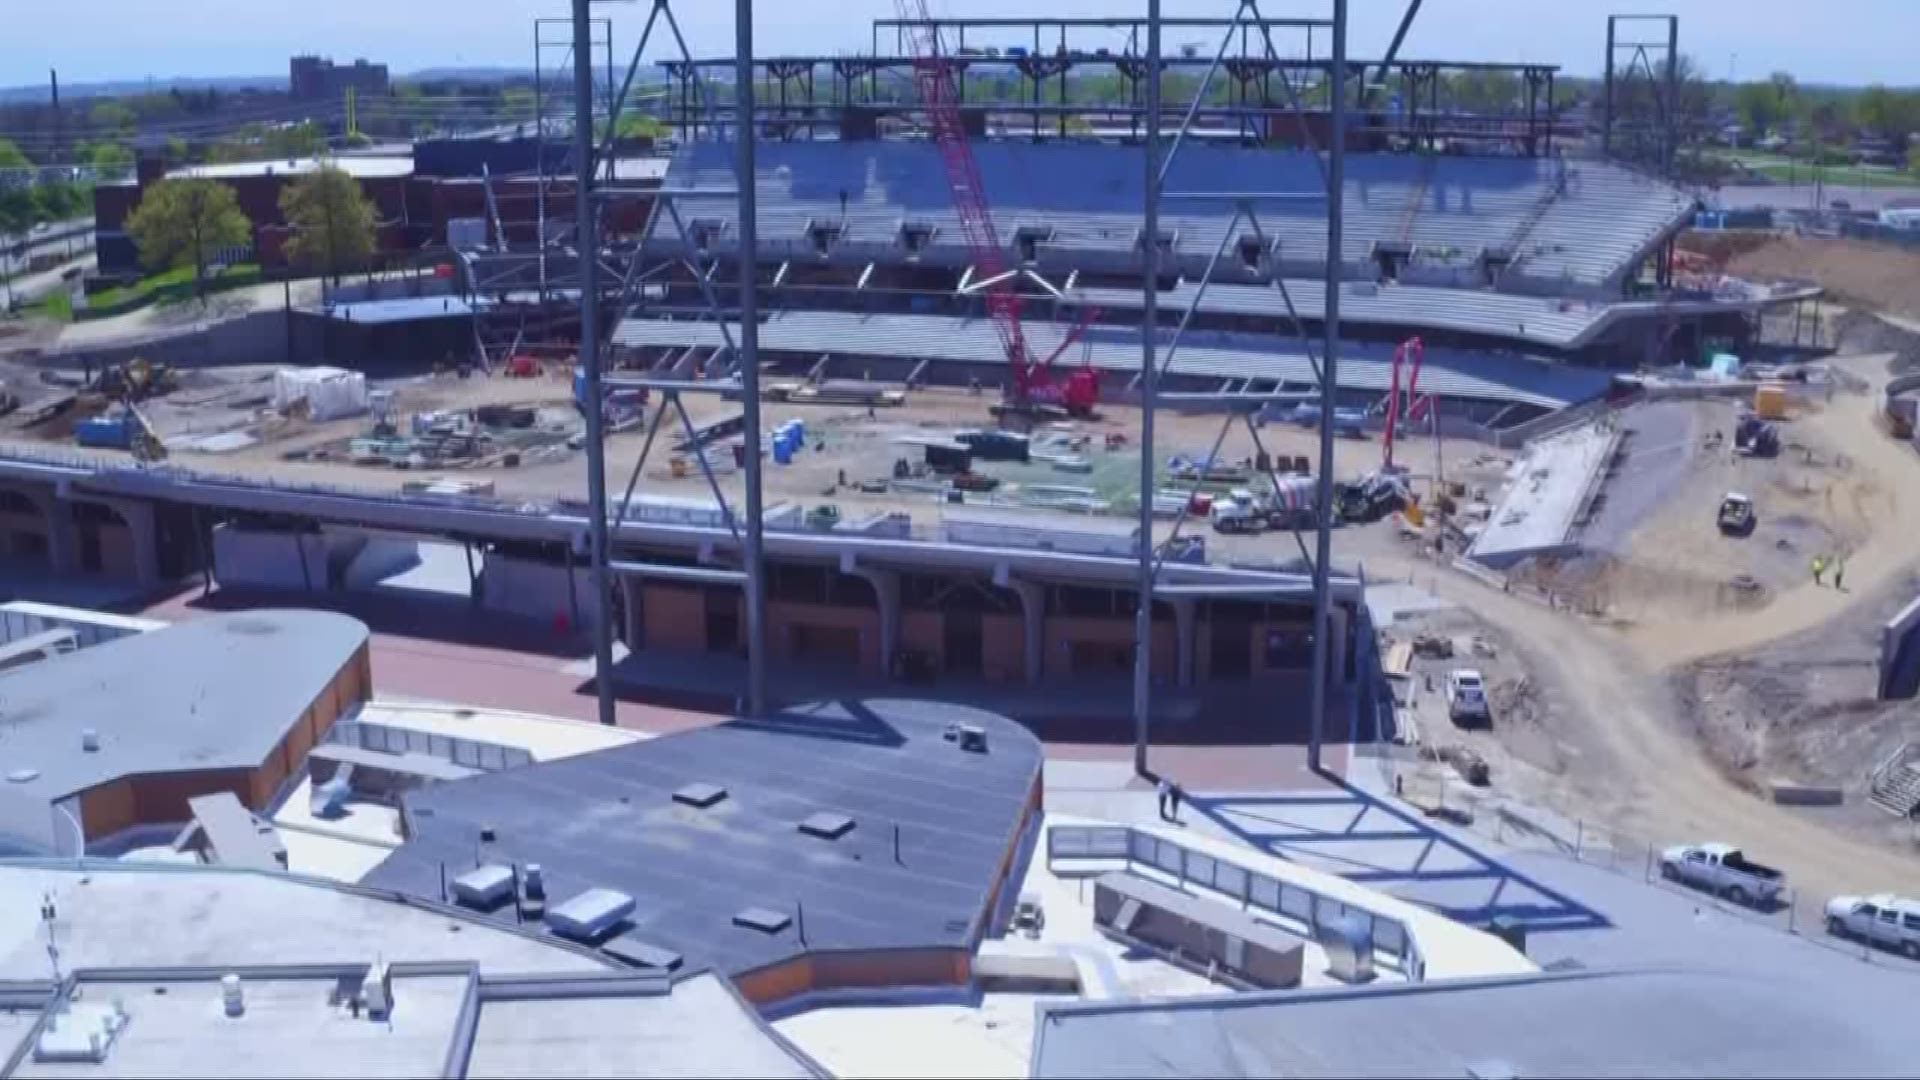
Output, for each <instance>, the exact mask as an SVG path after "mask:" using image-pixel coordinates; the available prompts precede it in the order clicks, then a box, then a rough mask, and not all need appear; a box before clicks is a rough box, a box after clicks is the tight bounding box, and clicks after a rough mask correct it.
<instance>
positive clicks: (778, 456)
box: [773, 436, 793, 465]
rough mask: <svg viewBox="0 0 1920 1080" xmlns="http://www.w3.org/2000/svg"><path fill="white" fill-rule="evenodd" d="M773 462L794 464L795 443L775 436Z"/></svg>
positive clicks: (776, 463)
mask: <svg viewBox="0 0 1920 1080" xmlns="http://www.w3.org/2000/svg"><path fill="white" fill-rule="evenodd" d="M773 463H774V464H775V465H791V464H793V443H792V442H789V441H788V440H786V439H783V438H780V437H779V436H775V437H774V440H773Z"/></svg>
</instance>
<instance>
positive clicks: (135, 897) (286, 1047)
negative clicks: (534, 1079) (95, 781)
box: [0, 862, 824, 1077]
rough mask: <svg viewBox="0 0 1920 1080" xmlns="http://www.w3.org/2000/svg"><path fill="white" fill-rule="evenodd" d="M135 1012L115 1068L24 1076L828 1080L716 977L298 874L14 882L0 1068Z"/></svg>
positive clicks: (3, 973)
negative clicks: (48, 1024) (371, 1004)
mask: <svg viewBox="0 0 1920 1080" xmlns="http://www.w3.org/2000/svg"><path fill="white" fill-rule="evenodd" d="M43 896H51V898H52V900H53V904H54V908H55V911H56V917H55V921H54V931H53V932H54V935H55V939H56V941H57V944H58V946H59V948H60V962H61V970H62V975H63V977H64V978H65V979H66V980H68V981H67V982H66V983H64V984H62V986H63V989H61V990H60V991H59V992H55V987H54V985H53V983H52V977H53V972H52V970H51V967H50V965H49V962H48V958H47V950H46V942H45V937H46V930H45V927H44V925H43V924H42V922H41V919H40V903H41V899H42V897H43ZM155 927H164V928H166V932H164V933H156V932H154V928H155ZM376 960H384V961H386V962H388V963H390V964H391V965H392V969H391V970H392V986H393V1000H394V1002H395V1006H394V1008H393V1010H392V1011H391V1013H390V1014H389V1015H388V1016H387V1017H383V1018H381V1019H378V1020H375V1019H373V1018H371V1017H369V1016H368V1014H366V1013H365V1012H364V1011H362V1012H359V1013H356V1012H355V1011H354V1009H353V1008H352V1007H351V1005H350V1002H351V1001H352V1000H353V999H354V997H355V996H356V992H357V991H358V989H359V988H360V986H361V984H362V982H363V981H364V979H365V977H366V975H367V972H368V969H369V966H370V965H371V964H372V963H373V962H374V961H376ZM229 973H232V974H236V975H238V976H240V979H241V988H242V999H243V1006H244V1007H243V1009H242V1011H241V1013H240V1014H239V1015H238V1016H230V1015H228V1014H227V1012H226V1010H225V1008H224V1003H223V999H222V991H221V985H220V979H221V978H222V976H224V975H226V974H229ZM116 1005H118V1007H119V1008H121V1009H124V1011H125V1013H126V1015H127V1017H128V1021H127V1023H126V1025H125V1026H124V1028H122V1030H121V1031H120V1032H119V1034H118V1037H117V1038H116V1039H115V1040H113V1042H112V1044H111V1046H110V1047H109V1048H108V1050H107V1053H106V1055H105V1058H104V1060H102V1061H97V1062H93V1061H84V1060H82V1061H64V1062H62V1061H34V1060H33V1050H32V1048H30V1047H29V1048H24V1049H25V1054H26V1057H25V1060H24V1062H23V1064H22V1065H21V1066H20V1067H19V1068H18V1069H17V1070H16V1071H15V1072H14V1073H13V1074H12V1075H17V1076H31V1077H59V1076H102V1077H105V1076H156V1077H159V1076H210V1077H211V1076H233V1077H334V1076H338V1077H363V1076H365V1077H383V1076H391V1077H417V1076H441V1075H453V1076H474V1077H482V1076H484V1077H509V1076H513V1077H519V1076H568V1077H601V1076H604V1077H616V1076H621V1077H628V1076H638V1077H652V1076H694V1075H712V1076H753V1077H813V1076H821V1075H824V1074H823V1073H822V1071H821V1070H820V1068H819V1067H818V1066H817V1065H816V1064H815V1063H814V1062H813V1061H811V1060H810V1059H809V1058H807V1057H806V1056H805V1055H804V1054H802V1053H800V1052H799V1051H798V1050H796V1049H795V1048H794V1047H793V1045H792V1044H791V1043H789V1042H787V1041H786V1040H785V1039H784V1038H782V1037H781V1036H780V1035H778V1034H776V1033H775V1032H774V1031H773V1030H772V1029H771V1028H770V1027H768V1026H767V1025H766V1024H764V1023H763V1022H762V1021H761V1019H760V1017H759V1015H758V1014H757V1013H756V1012H754V1010H753V1009H752V1008H751V1007H749V1006H748V1005H747V1004H746V1002H745V1001H744V1000H742V999H741V998H740V996H739V995H738V994H737V993H736V992H735V991H734V989H733V987H732V986H731V985H730V984H728V983H727V982H726V981H725V980H724V979H721V978H720V977H718V976H715V975H710V974H709V975H695V976H691V977H688V978H684V979H680V980H678V981H677V982H676V981H674V980H669V979H667V978H664V977H660V976H654V975H645V974H639V973H634V972H622V971H615V970H613V969H612V968H611V967H610V966H609V965H607V964H605V963H603V962H601V961H600V960H599V959H597V958H595V957H594V956H592V955H591V954H590V953H588V952H587V951H586V950H583V949H578V948H573V947H567V946H564V945H562V944H561V943H559V942H556V941H554V940H552V939H551V938H545V937H542V936H537V935H534V934H530V933H518V932H515V931H512V930H508V929H506V928H502V927H490V926H488V925H486V924H484V923H483V922H481V921H478V920H476V919H474V918H473V917H471V916H470V915H467V914H464V913H462V912H459V911H455V910H450V909H428V908H424V907H422V906H420V905H417V904H411V903H404V902H396V901H395V900H392V899H384V898H381V897H380V896H379V895H378V894H375V893H371V892H367V891H364V890H350V889H343V888H338V887H334V886H331V885H328V884H325V883H317V882H313V881H309V880H303V879H299V878H294V877H290V876H287V875H280V874H262V873H256V872H250V871H225V870H215V869H204V870H195V869H180V868H167V869H154V868H145V869H142V868H138V867H130V866H126V865H124V864H111V863H99V862H94V863H90V864H89V865H88V866H87V867H86V869H85V872H84V873H82V872H76V871H72V870H48V869H38V868H33V867H28V866H21V865H6V864H0V1061H4V1060H6V1058H7V1056H8V1055H9V1054H10V1053H11V1052H12V1051H14V1050H15V1049H16V1048H19V1047H20V1045H21V1043H22V1042H23V1041H24V1040H25V1039H26V1038H27V1037H28V1036H29V1035H30V1034H32V1033H33V1028H34V1026H35V1025H36V1024H39V1023H40V1022H41V1020H42V1016H43V1014H47V1013H53V1014H60V1013H68V1012H70V1015H68V1016H66V1018H65V1019H62V1020H57V1021H56V1023H58V1024H62V1025H66V1026H67V1027H68V1030H69V1031H71V1032H77V1033H78V1034H80V1035H81V1037H82V1040H83V1041H84V1034H85V1031H86V1030H87V1028H88V1024H87V1022H86V1018H87V1014H88V1013H90V1012H94V1013H97V1012H99V1011H102V1010H110V1009H113V1008H114V1007H115V1006H116ZM468 1016H471V1018H472V1019H471V1022H468V1021H467V1020H466V1019H465V1018H466V1017H468Z"/></svg>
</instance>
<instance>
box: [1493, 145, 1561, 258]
mask: <svg viewBox="0 0 1920 1080" xmlns="http://www.w3.org/2000/svg"><path fill="white" fill-rule="evenodd" d="M1567 177H1568V173H1567V166H1566V163H1565V162H1555V164H1554V178H1553V183H1552V185H1550V186H1549V187H1548V188H1547V190H1546V191H1545V192H1544V193H1542V194H1541V196H1540V198H1539V199H1538V200H1536V201H1535V202H1534V204H1533V206H1531V207H1530V208H1528V210H1527V216H1526V217H1524V218H1522V219H1520V224H1519V225H1518V226H1517V227H1516V228H1515V229H1514V230H1513V235H1512V236H1510V237H1508V238H1507V250H1508V251H1509V252H1511V253H1512V258H1513V262H1514V263H1516V264H1517V263H1519V262H1520V261H1521V259H1522V251H1521V249H1522V248H1523V247H1524V246H1525V245H1526V243H1527V239H1528V238H1529V237H1531V236H1532V235H1533V230H1534V229H1535V228H1538V227H1539V225H1540V222H1541V220H1542V219H1544V218H1545V217H1546V216H1547V211H1549V210H1551V209H1553V204H1554V203H1556V202H1558V201H1559V200H1560V196H1562V195H1565V194H1566V193H1567Z"/></svg>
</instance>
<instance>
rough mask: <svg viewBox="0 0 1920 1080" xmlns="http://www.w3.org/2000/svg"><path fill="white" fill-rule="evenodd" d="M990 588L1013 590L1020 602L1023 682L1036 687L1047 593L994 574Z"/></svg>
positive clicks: (1041, 662) (1043, 659) (1043, 656)
mask: <svg viewBox="0 0 1920 1080" xmlns="http://www.w3.org/2000/svg"><path fill="white" fill-rule="evenodd" d="M994 584H996V585H999V586H1000V587H1001V588H1004V589H1011V590H1013V594H1014V595H1015V596H1018V597H1019V598H1020V616H1021V624H1022V626H1023V627H1024V629H1025V631H1026V642H1025V644H1026V661H1027V681H1028V682H1030V683H1038V682H1039V681H1040V675H1041V672H1042V671H1043V670H1044V668H1045V666H1046V665H1045V662H1046V652H1045V649H1046V632H1047V590H1046V589H1045V587H1043V586H1041V585H1037V584H1035V583H1033V582H1031V581H1022V580H1020V579H1019V578H1015V577H1009V576H1007V575H1005V574H998V573H996V574H995V575H994Z"/></svg>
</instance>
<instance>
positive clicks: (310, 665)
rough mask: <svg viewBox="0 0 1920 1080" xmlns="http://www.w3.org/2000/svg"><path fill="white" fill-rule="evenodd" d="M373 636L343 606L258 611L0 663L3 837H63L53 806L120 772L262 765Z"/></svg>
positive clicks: (43, 843)
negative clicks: (89, 739) (5, 665)
mask: <svg viewBox="0 0 1920 1080" xmlns="http://www.w3.org/2000/svg"><path fill="white" fill-rule="evenodd" d="M366 641H367V628H366V626H365V624H363V623H361V622H360V621H359V620H357V619H352V618H349V617H347V616H345V615H336V614H333V613H330V612H321V611H274V610H262V611H248V612H239V613H227V614H219V615H213V616H209V617H207V618H204V619H194V620H191V621H188V622H184V623H180V624H178V625H175V626H169V627H166V628H165V629H161V630H156V631H154V632H152V633H148V634H134V635H131V636H128V637H123V638H118V639H116V640H113V641H108V642H104V643H102V644H99V645H96V646H94V647H92V648H89V649H83V650H80V651H78V652H74V653H69V654H68V655H66V656H62V657H57V658H54V659H52V660H46V661H43V662H41V663H37V664H31V665H29V666H27V667H23V668H18V669H16V670H14V671H12V672H8V673H6V674H4V675H0V743H4V745H5V747H6V751H5V754H4V765H0V774H4V780H0V839H15V840H18V841H20V842H23V843H25V844H27V845H29V846H30V847H34V848H37V849H40V850H55V849H57V845H58V843H59V842H60V837H59V836H58V835H57V834H56V832H55V827H56V822H57V821H58V820H59V819H58V818H57V816H56V815H55V814H54V813H53V812H52V811H51V810H50V809H49V805H50V804H52V803H54V802H57V801H58V800H61V799H64V798H66V797H68V796H70V795H73V794H75V793H77V792H80V791H84V790H86V789H88V788H92V787H96V786H98V785H100V784H104V783H108V782H110V781H113V780H118V779H120V778H121V777H125V776H133V775H152V774H155V773H174V772H204V771H207V770H214V769H253V768H257V767H259V765H260V763H261V762H262V761H264V760H266V758H267V755H268V754H270V753H272V752H273V750H274V748H275V747H277V746H279V745H280V743H281V741H282V740H283V739H284V738H285V737H286V735H287V732H288V731H289V730H291V729H292V728H293V726H294V725H295V724H297V723H299V722H300V719H301V717H302V715H303V714H305V712H306V711H307V709H308V708H310V707H311V706H312V705H313V703H314V700H315V699H316V698H318V697H319V696H320V694H321V692H322V691H323V690H325V689H326V688H327V687H328V685H330V684H331V683H332V682H333V681H334V678H335V677H336V676H337V675H338V674H339V672H340V669H341V667H342V666H344V665H345V664H346V663H347V662H348V661H349V660H350V659H351V658H352V657H353V654H354V653H355V651H356V650H358V649H359V648H360V647H361V646H362V645H364V644H365V643H366ZM84 732H92V733H93V734H94V736H95V737H96V738H97V744H98V749H94V750H88V749H86V748H85V745H84V742H83V733H84Z"/></svg>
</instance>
